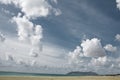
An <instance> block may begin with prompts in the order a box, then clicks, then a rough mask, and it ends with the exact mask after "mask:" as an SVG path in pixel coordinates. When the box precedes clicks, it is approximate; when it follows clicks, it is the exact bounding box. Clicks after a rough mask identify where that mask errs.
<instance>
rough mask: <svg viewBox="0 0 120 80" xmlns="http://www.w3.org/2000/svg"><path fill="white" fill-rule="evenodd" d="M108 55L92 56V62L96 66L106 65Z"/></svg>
mask: <svg viewBox="0 0 120 80" xmlns="http://www.w3.org/2000/svg"><path fill="white" fill-rule="evenodd" d="M107 60H108V59H107V57H106V56H105V57H99V58H92V60H91V63H92V65H94V66H104V65H106V64H107Z"/></svg>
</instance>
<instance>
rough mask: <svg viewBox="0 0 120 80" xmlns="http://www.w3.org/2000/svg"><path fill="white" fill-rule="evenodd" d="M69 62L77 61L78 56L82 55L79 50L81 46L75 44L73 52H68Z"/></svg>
mask: <svg viewBox="0 0 120 80" xmlns="http://www.w3.org/2000/svg"><path fill="white" fill-rule="evenodd" d="M68 56H69V63H70V64H71V63H74V62H75V63H78V62H79V58H80V57H81V56H83V53H82V52H81V47H80V46H77V47H76V49H75V50H74V51H73V52H69V54H68Z"/></svg>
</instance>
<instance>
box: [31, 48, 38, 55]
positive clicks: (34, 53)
mask: <svg viewBox="0 0 120 80" xmlns="http://www.w3.org/2000/svg"><path fill="white" fill-rule="evenodd" d="M30 56H31V57H38V53H37V52H36V51H34V49H32V50H31V52H30Z"/></svg>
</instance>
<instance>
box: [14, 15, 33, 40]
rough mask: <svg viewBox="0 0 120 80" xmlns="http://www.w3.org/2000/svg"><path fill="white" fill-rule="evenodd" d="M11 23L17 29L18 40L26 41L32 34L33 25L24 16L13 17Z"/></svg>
mask: <svg viewBox="0 0 120 80" xmlns="http://www.w3.org/2000/svg"><path fill="white" fill-rule="evenodd" d="M13 21H14V22H15V23H16V24H17V27H18V36H19V40H27V39H28V38H29V36H31V35H32V34H33V28H34V25H33V23H32V22H30V21H29V20H28V19H27V18H26V17H25V16H23V17H20V16H17V17H13Z"/></svg>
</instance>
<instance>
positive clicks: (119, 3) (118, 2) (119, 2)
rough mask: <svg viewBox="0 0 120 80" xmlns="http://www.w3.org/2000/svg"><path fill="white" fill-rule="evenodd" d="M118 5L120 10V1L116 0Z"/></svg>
mask: <svg viewBox="0 0 120 80" xmlns="http://www.w3.org/2000/svg"><path fill="white" fill-rule="evenodd" d="M116 3H117V8H119V9H120V0H116Z"/></svg>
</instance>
